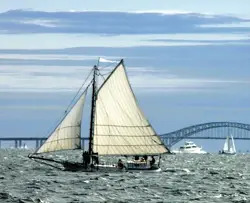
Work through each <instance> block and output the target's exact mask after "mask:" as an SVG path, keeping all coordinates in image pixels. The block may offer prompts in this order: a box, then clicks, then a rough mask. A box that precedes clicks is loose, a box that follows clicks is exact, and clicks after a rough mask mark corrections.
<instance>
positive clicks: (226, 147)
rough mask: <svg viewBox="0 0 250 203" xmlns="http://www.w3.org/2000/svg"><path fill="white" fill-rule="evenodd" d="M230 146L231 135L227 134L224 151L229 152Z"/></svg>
mask: <svg viewBox="0 0 250 203" xmlns="http://www.w3.org/2000/svg"><path fill="white" fill-rule="evenodd" d="M229 146H230V143H229V137H228V136H227V139H226V141H225V143H224V147H223V151H225V152H228V151H229Z"/></svg>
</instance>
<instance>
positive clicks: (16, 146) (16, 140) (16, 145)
mask: <svg viewBox="0 0 250 203" xmlns="http://www.w3.org/2000/svg"><path fill="white" fill-rule="evenodd" d="M15 148H17V140H15Z"/></svg>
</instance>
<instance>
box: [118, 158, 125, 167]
mask: <svg viewBox="0 0 250 203" xmlns="http://www.w3.org/2000/svg"><path fill="white" fill-rule="evenodd" d="M117 167H118V168H120V169H123V167H124V164H123V162H122V160H121V159H119V160H118V163H117Z"/></svg>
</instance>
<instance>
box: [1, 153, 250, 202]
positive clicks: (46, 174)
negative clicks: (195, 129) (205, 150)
mask: <svg viewBox="0 0 250 203" xmlns="http://www.w3.org/2000/svg"><path fill="white" fill-rule="evenodd" d="M28 153H29V151H28V150H16V149H2V150H0V161H1V162H0V203H7V202H11V203H12V202H13V203H14V202H18V203H26V202H27V203H28V202H36V203H40V202H44V203H64V202H65V203H66V202H67V203H68V202H178V203H180V202H223V203H224V202H250V155H249V154H248V155H243V154H242V155H235V156H225V155H217V154H208V155H192V154H186V155H164V156H163V157H162V165H161V166H162V172H160V173H138V172H137V173H128V172H124V173H84V172H66V171H60V170H57V169H54V168H51V167H49V166H45V165H41V164H39V163H37V162H34V161H32V160H29V159H28V158H27V155H28Z"/></svg>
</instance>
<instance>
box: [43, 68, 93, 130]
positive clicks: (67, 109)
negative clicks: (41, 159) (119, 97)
mask: <svg viewBox="0 0 250 203" xmlns="http://www.w3.org/2000/svg"><path fill="white" fill-rule="evenodd" d="M92 72H93V68H92V69H91V71H90V73H89V75H88V76H87V78H86V79H85V81H84V82H83V84H82V85H81V87H80V88H79V89H78V91H77V93H76V95H75V96H74V98H73V99H72V100H71V102H70V103H69V105H68V106H67V108H66V110H65V111H64V113H63V115H62V116H60V117H59V119H58V120H57V121H56V122H55V124H54V125H53V126H58V125H59V124H60V122H61V121H62V119H61V118H64V117H65V114H67V113H68V111H69V108H70V106H71V105H72V103H73V101H74V100H75V98H76V97H77V95H78V94H79V92H80V91H81V89H82V87H83V86H84V85H85V83H86V82H87V80H88V78H89V77H90V75H91V73H92ZM91 83H92V80H91V81H90V83H89V84H88V85H87V87H86V89H88V87H89V86H90V84H91ZM53 129H54V128H53ZM51 131H52V127H50V128H49V129H48V131H47V134H50V133H51Z"/></svg>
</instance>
